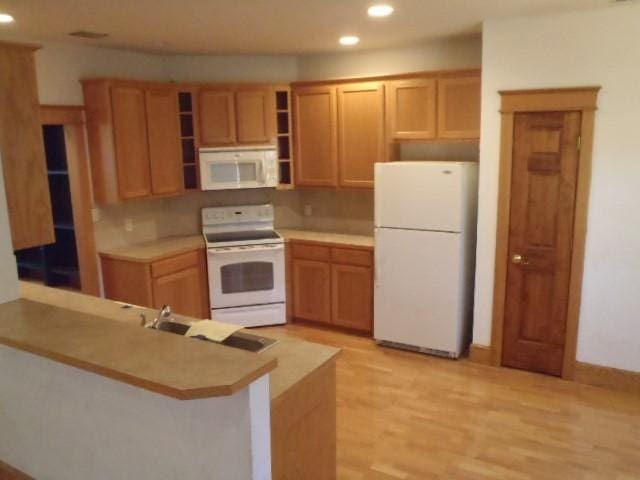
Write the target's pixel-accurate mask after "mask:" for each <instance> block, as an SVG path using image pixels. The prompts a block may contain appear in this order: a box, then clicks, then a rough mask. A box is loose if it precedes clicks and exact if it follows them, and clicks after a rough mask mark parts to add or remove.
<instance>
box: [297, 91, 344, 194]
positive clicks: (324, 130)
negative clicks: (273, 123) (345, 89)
mask: <svg viewBox="0 0 640 480" xmlns="http://www.w3.org/2000/svg"><path fill="white" fill-rule="evenodd" d="M293 101H294V119H293V120H294V122H293V128H294V138H295V149H296V155H295V158H294V161H295V162H296V163H295V167H296V168H295V175H296V184H297V185H299V186H319V187H321V186H336V185H337V184H338V175H337V172H338V148H337V141H336V140H337V139H336V137H337V130H336V120H337V118H336V117H337V114H336V89H335V87H313V88H304V89H298V90H295V91H294V92H293Z"/></svg>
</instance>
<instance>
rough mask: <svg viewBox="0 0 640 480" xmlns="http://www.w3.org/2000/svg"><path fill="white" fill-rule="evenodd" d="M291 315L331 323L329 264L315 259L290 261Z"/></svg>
mask: <svg viewBox="0 0 640 480" xmlns="http://www.w3.org/2000/svg"><path fill="white" fill-rule="evenodd" d="M292 270H293V316H294V317H295V318H300V319H302V320H311V321H314V322H321V323H331V266H330V265H329V263H325V262H318V261H315V260H299V259H294V260H293V261H292Z"/></svg>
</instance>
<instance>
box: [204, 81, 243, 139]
mask: <svg viewBox="0 0 640 480" xmlns="http://www.w3.org/2000/svg"><path fill="white" fill-rule="evenodd" d="M198 98H199V100H198V104H199V106H200V111H199V118H200V143H201V145H202V146H216V145H228V144H232V143H236V114H235V106H234V93H233V90H229V89H219V88H215V89H214V88H203V89H201V90H200V93H199V95H198Z"/></svg>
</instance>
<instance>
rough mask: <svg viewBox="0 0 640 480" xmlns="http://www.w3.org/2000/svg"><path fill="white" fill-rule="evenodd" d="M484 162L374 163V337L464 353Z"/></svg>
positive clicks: (429, 349) (384, 341)
mask: <svg viewBox="0 0 640 480" xmlns="http://www.w3.org/2000/svg"><path fill="white" fill-rule="evenodd" d="M476 211H477V164H476V163H471V162H436V161H433V162H429V161H421V162H417V161H416V162H413V161H412V162H391V163H377V164H376V166H375V226H376V229H375V255H376V259H375V292H374V310H375V312H374V313H375V315H374V337H375V339H376V340H377V341H378V342H379V343H382V344H387V345H390V346H396V347H399V348H407V349H411V350H417V351H421V352H425V353H432V354H436V355H441V356H447V357H451V358H458V357H459V356H460V354H461V353H462V352H463V351H464V350H465V349H466V347H467V346H468V344H469V341H470V339H471V317H472V310H473V281H474V269H475V237H476Z"/></svg>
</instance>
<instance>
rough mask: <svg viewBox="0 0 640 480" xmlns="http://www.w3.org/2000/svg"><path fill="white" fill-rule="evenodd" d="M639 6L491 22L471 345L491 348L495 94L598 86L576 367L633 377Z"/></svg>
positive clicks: (639, 326) (639, 280) (639, 328)
mask: <svg viewBox="0 0 640 480" xmlns="http://www.w3.org/2000/svg"><path fill="white" fill-rule="evenodd" d="M639 39H640V5H638V4H632V3H628V4H619V5H614V6H610V7H606V8H602V9H597V10H588V11H582V12H578V13H566V14H560V15H553V16H543V17H534V18H528V19H525V18H523V19H512V20H500V21H488V22H486V23H485V25H484V34H483V61H482V65H483V79H482V140H481V145H480V194H479V195H480V211H479V219H478V255H477V258H478V260H477V271H476V285H477V288H476V298H475V300H476V305H475V325H474V342H475V343H477V344H481V345H489V344H490V341H491V309H492V298H493V280H494V276H493V269H494V260H495V239H496V235H495V229H496V208H497V190H498V159H499V146H500V145H499V142H500V115H499V113H498V110H499V105H500V99H499V95H498V93H497V91H498V90H502V89H522V88H543V87H566V86H584V85H601V86H602V91H601V92H600V96H599V100H598V104H599V110H598V112H597V114H596V130H595V143H594V151H593V176H592V187H591V197H590V202H589V219H588V234H587V246H586V258H585V270H584V286H583V292H582V306H581V314H580V327H579V336H578V354H577V356H578V360H579V361H583V362H588V363H593V364H598V365H605V366H610V367H616V368H622V369H628V370H634V371H640V350H639V339H640V321H639V320H640V255H639V254H638V250H637V249H638V247H639V246H640V216H639V214H638V205H640V187H639V185H640V182H639V179H640V159H639V158H638V155H639V153H638V152H640V135H639V134H638V118H640V88H638V85H639V84H640V67H639V65H640V42H639Z"/></svg>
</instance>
